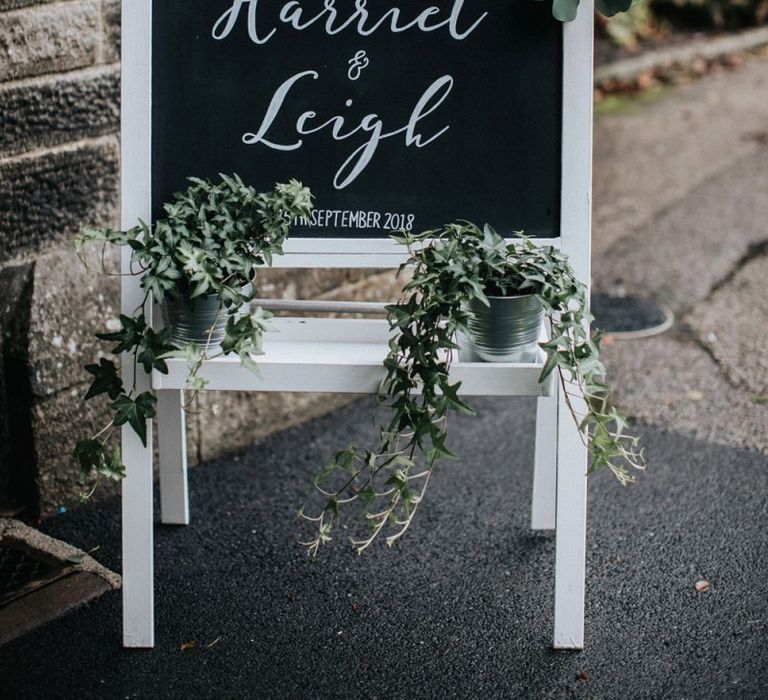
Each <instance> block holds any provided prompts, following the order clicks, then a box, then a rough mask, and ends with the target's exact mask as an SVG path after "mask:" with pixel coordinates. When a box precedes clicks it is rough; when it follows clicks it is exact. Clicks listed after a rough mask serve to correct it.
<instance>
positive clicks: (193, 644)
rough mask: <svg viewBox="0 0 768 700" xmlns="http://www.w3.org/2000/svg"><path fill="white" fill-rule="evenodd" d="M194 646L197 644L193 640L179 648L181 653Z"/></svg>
mask: <svg viewBox="0 0 768 700" xmlns="http://www.w3.org/2000/svg"><path fill="white" fill-rule="evenodd" d="M195 644H197V642H196V641H195V640H194V639H193V640H192V641H191V642H184V643H183V644H182V645H181V646H180V647H179V648H180V649H181V650H182V651H187V650H189V649H193V648H194V647H195Z"/></svg>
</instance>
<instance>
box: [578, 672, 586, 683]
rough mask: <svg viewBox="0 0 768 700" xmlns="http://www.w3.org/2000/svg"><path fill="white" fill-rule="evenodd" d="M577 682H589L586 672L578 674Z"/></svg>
mask: <svg viewBox="0 0 768 700" xmlns="http://www.w3.org/2000/svg"><path fill="white" fill-rule="evenodd" d="M576 680H577V681H579V682H580V683H586V682H587V681H588V680H589V676H588V675H587V672H586V671H579V672H578V673H577V674H576Z"/></svg>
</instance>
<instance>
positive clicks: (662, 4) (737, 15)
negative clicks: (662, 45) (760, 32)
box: [650, 0, 768, 29]
mask: <svg viewBox="0 0 768 700" xmlns="http://www.w3.org/2000/svg"><path fill="white" fill-rule="evenodd" d="M650 5H651V9H652V11H653V12H654V14H655V15H656V16H657V17H658V18H659V19H662V20H668V21H670V22H671V23H672V24H674V25H676V26H688V27H694V28H695V27H716V28H718V29H722V28H732V29H733V28H739V27H745V26H750V25H755V24H763V23H764V22H765V21H766V20H768V0H651V3H650Z"/></svg>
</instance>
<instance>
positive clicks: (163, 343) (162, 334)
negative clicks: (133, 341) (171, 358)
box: [137, 328, 178, 374]
mask: <svg viewBox="0 0 768 700" xmlns="http://www.w3.org/2000/svg"><path fill="white" fill-rule="evenodd" d="M170 338H171V329H170V328H163V330H161V331H159V332H157V333H156V332H155V331H154V330H153V329H152V328H147V330H146V331H145V332H144V335H143V337H142V339H141V347H142V351H141V353H139V356H138V358H137V359H138V361H139V362H140V363H141V365H142V366H143V367H144V371H145V372H146V373H147V374H149V373H150V372H151V371H152V370H153V369H156V370H158V371H159V372H162V373H163V374H168V365H167V364H166V362H165V360H164V359H163V358H165V357H168V353H171V352H174V351H176V350H177V349H178V348H177V347H176V346H175V345H174V344H173V343H171V342H170Z"/></svg>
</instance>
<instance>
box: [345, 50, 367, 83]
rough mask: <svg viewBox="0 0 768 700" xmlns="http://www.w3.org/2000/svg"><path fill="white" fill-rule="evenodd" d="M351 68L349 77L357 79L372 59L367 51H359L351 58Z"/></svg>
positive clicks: (348, 73)
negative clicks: (369, 58)
mask: <svg viewBox="0 0 768 700" xmlns="http://www.w3.org/2000/svg"><path fill="white" fill-rule="evenodd" d="M348 63H349V70H348V71H347V77H348V78H349V79H350V80H357V79H358V78H359V77H360V73H362V71H363V68H367V67H368V64H369V63H370V61H369V60H368V56H367V55H366V53H365V51H363V50H360V51H358V52H357V53H356V54H355V55H354V56H353V57H352V58H350V59H349V61H348Z"/></svg>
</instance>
